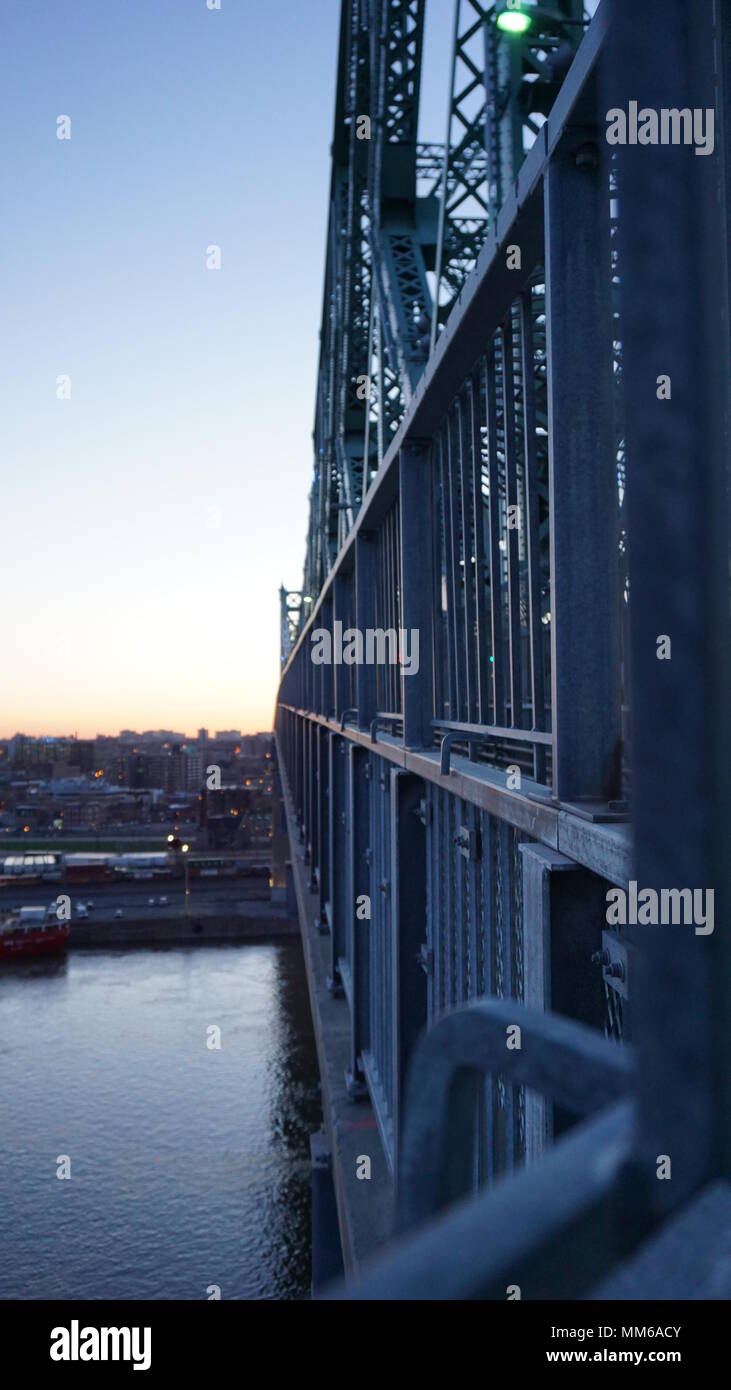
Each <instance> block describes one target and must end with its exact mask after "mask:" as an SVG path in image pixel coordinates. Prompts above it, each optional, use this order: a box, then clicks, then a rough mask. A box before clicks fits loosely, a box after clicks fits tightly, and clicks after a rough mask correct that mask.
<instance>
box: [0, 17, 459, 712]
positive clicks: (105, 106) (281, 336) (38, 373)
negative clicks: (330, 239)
mask: <svg viewBox="0 0 731 1390" xmlns="http://www.w3.org/2000/svg"><path fill="white" fill-rule="evenodd" d="M427 10H428V20H427V34H426V62H425V78H424V83H423V86H422V128H421V130H420V135H421V138H428V139H443V137H444V122H445V116H446V103H447V87H448V77H449V43H450V34H451V25H452V3H451V0H433V3H431V5H430V6H427ZM339 13H340V4H339V0H221V9H220V11H216V10H209V9H208V8H207V6H206V0H22V3H16V2H15V0H4V3H3V4H2V6H1V7H0V55H1V56H0V119H1V120H2V130H3V139H2V142H0V180H1V184H2V206H3V214H2V219H0V257H1V263H2V271H0V286H1V298H2V305H3V310H2V313H3V333H2V336H1V340H0V567H1V570H2V576H1V583H2V595H3V599H2V601H0V624H1V629H0V652H1V654H2V656H1V659H2V667H3V671H2V686H1V689H2V700H1V702H0V736H2V737H9V736H11V735H12V734H14V733H15V732H18V731H22V732H25V733H29V734H41V733H74V732H76V733H78V735H79V737H90V736H93V735H94V734H96V733H115V732H117V731H118V730H119V729H120V728H125V727H126V728H137V729H144V728H160V727H164V728H179V729H182V730H185V731H186V732H193V731H194V730H195V729H197V728H199V727H200V726H205V727H207V728H211V729H216V728H219V729H226V728H237V729H241V730H242V731H243V732H254V731H256V730H258V729H267V728H270V727H271V723H272V714H273V708H274V699H275V694H276V688H277V681H278V673H279V636H280V633H279V586H280V584H281V583H284V584H285V585H286V586H287V587H289V588H295V589H296V588H299V587H300V586H301V579H302V564H303V559H304V542H305V534H306V528H307V502H308V493H309V487H310V482H311V477H312V442H311V434H312V424H313V414H314V399H315V376H316V370H317V355H318V329H319V322H320V312H321V299H322V280H323V272H324V258H325V228H326V218H327V201H328V191H329V177H330V167H329V149H330V143H331V140H332V121H333V111H334V98H335V77H336V60H337V46H338V25H339ZM59 116H68V117H69V118H70V121H71V127H70V128H71V138H70V139H68V140H59V139H58V138H57V122H58V118H59ZM209 246H218V247H220V256H221V268H220V270H209V269H207V266H206V259H207V248H208V247H209ZM61 377H68V378H70V388H69V389H70V396H69V397H68V398H61V399H59V398H58V392H59V390H60V391H61V392H62V393H63V390H64V387H63V384H61V386H59V378H61Z"/></svg>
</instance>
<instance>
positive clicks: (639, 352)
mask: <svg viewBox="0 0 731 1390" xmlns="http://www.w3.org/2000/svg"><path fill="white" fill-rule="evenodd" d="M611 3H612V15H613V24H612V26H611V28H610V45H611V46H610V60H609V63H608V68H607V78H606V90H605V94H604V95H605V102H606V105H607V109H609V108H612V107H615V106H616V107H621V106H623V105H624V106H625V109H626V103H627V101H628V100H630V99H633V98H634V99H636V98H637V96H638V95H639V94H640V93H641V95H642V102H643V105H645V104H646V105H647V106H648V107H651V108H653V109H656V110H662V109H663V108H675V109H678V108H686V107H687V108H689V109H690V110H691V111H693V110H697V109H702V110H704V111H705V110H707V109H708V108H709V107H712V106H713V104H714V94H717V91H718V89H717V88H715V85H714V52H713V42H714V28H713V13H714V7H713V3H712V0H698V3H696V4H694V5H693V6H692V7H690V6H687V5H685V4H681V3H679V2H678V3H672V4H669V3H661V2H660V0H645V2H644V3H643V5H642V6H641V7H636V6H631V5H629V4H627V3H626V0H611ZM716 13H718V11H716ZM725 13H726V18H728V9H727V7H726V10H725ZM658 33H662V52H663V61H662V62H661V63H660V62H658V61H657V36H658ZM617 157H618V183H619V188H620V219H619V263H620V285H621V295H622V299H621V319H620V321H621V332H622V341H623V352H624V390H625V414H626V419H627V459H628V465H627V508H628V552H629V573H630V603H631V609H630V619H631V652H632V727H633V736H634V737H633V785H634V795H633V800H634V822H635V871H634V872H635V876H636V879H637V882H638V885H639V887H640V888H642V889H644V888H649V889H652V890H654V891H655V892H656V893H659V892H660V891H661V890H662V889H663V888H664V889H668V890H669V889H671V888H674V887H676V888H686V889H692V890H699V891H700V892H701V893H703V892H704V890H705V904H706V909H707V905H708V891H709V890H712V891H713V893H714V897H715V905H714V919H715V926H714V931H713V933H708V934H699V933H697V931H696V928H695V927H694V926H693V925H685V926H683V925H660V926H659V927H649V926H647V927H642V926H639V927H637V929H636V932H635V936H636V939H637V946H638V956H639V959H638V991H639V1000H640V1009H639V1016H638V1017H637V1020H636V1028H635V1038H636V1041H637V1046H638V1049H639V1058H640V1076H639V1106H640V1135H639V1141H638V1148H637V1155H636V1170H635V1173H634V1175H633V1176H634V1183H633V1192H634V1193H638V1192H639V1193H640V1194H641V1197H642V1199H643V1205H644V1207H645V1209H646V1210H648V1209H649V1210H650V1211H651V1212H654V1213H655V1214H657V1213H659V1212H661V1211H664V1210H667V1208H668V1207H669V1206H672V1205H676V1204H678V1203H679V1202H682V1201H684V1200H685V1199H686V1198H687V1196H688V1194H689V1193H691V1192H693V1191H694V1190H696V1189H697V1188H698V1187H699V1186H700V1185H701V1184H702V1183H704V1182H706V1181H708V1180H709V1179H711V1178H713V1177H714V1176H715V1175H718V1174H725V1175H726V1176H728V1174H729V1171H730V1168H731V1129H730V1126H731V1067H729V1055H730V1053H731V1012H730V1009H729V988H728V982H729V978H730V977H731V934H730V933H729V923H730V921H731V856H729V848H728V847H729V840H730V839H731V746H730V725H729V719H728V692H729V688H730V686H731V673H730V671H729V662H730V653H731V634H730V633H729V618H728V568H727V565H728V543H729V517H728V458H727V449H728V440H727V439H725V438H724V433H725V428H727V418H725V407H726V402H727V399H728V377H727V370H728V322H727V319H726V307H727V305H726V296H725V293H724V291H725V285H723V284H722V283H721V281H720V279H719V268H720V267H723V265H724V263H725V256H726V254H727V251H726V248H727V245H728V224H727V222H726V220H725V217H726V214H725V211H723V212H722V208H723V202H722V200H720V199H719V189H720V186H721V182H722V165H721V157H722V147H721V148H720V149H719V136H718V133H717V135H716V147H715V153H714V154H713V155H710V156H709V155H706V156H705V157H704V156H701V157H698V156H697V155H696V153H695V151H694V149H693V147H692V146H689V145H685V144H678V143H675V144H673V143H666V144H660V145H658V146H656V147H651V148H649V149H648V148H645V147H643V146H641V145H629V144H628V145H627V146H625V147H620V148H619V149H618V152H617ZM660 376H663V377H667V378H669V382H670V392H671V394H670V396H669V398H667V399H663V398H662V395H661V394H659V391H658V378H659V377H660ZM664 394H665V395H666V396H667V391H665V392H664ZM660 636H665V637H666V638H669V639H670V643H671V646H670V649H669V653H668V648H667V646H665V647H664V651H665V658H664V659H662V660H659V659H658V655H659V651H660V648H659V644H658V638H659V637H660ZM701 902H703V899H702V900H701ZM701 932H702V929H701ZM636 993H637V991H636ZM660 1155H667V1156H668V1157H669V1158H670V1160H671V1163H672V1173H671V1181H658V1176H657V1172H656V1164H657V1160H658V1157H659V1156H660Z"/></svg>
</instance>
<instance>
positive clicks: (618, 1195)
mask: <svg viewBox="0 0 731 1390" xmlns="http://www.w3.org/2000/svg"><path fill="white" fill-rule="evenodd" d="M634 1126H635V1116H634V1106H633V1105H632V1103H631V1102H628V1101H623V1102H619V1103H618V1104H616V1105H612V1106H609V1107H608V1108H607V1109H605V1110H602V1111H600V1113H599V1115H598V1116H594V1117H593V1118H592V1119H590V1120H587V1121H585V1122H584V1123H583V1124H580V1125H577V1126H576V1128H575V1129H573V1130H572V1131H571V1132H570V1133H569V1134H568V1135H566V1136H565V1138H563V1139H561V1140H560V1142H559V1143H557V1144H556V1145H555V1147H554V1148H553V1149H551V1151H550V1152H549V1153H548V1154H547V1155H546V1156H545V1157H544V1158H542V1159H541V1160H540V1162H539V1163H535V1164H533V1165H532V1166H531V1167H529V1168H523V1169H521V1171H520V1172H518V1173H515V1174H513V1175H512V1176H511V1177H510V1178H508V1179H506V1180H505V1181H503V1182H500V1183H499V1184H498V1186H497V1187H496V1188H492V1189H491V1190H490V1191H489V1192H487V1193H485V1194H484V1195H482V1196H480V1197H477V1198H476V1199H475V1200H473V1201H467V1202H461V1203H460V1204H459V1205H458V1206H456V1207H454V1208H453V1209H452V1210H451V1211H449V1212H446V1213H444V1214H443V1215H441V1216H439V1217H437V1218H436V1219H435V1220H433V1221H430V1222H428V1223H427V1224H426V1225H425V1226H422V1227H421V1228H420V1229H419V1230H418V1231H416V1232H413V1233H409V1234H408V1235H407V1236H405V1237H404V1238H403V1239H402V1240H400V1241H399V1242H398V1243H397V1244H396V1245H395V1246H394V1247H393V1248H391V1249H390V1250H389V1251H388V1253H387V1254H385V1255H384V1256H383V1258H382V1259H380V1260H379V1261H378V1262H377V1263H376V1264H374V1265H373V1266H371V1268H370V1269H369V1270H368V1271H366V1272H364V1273H363V1274H362V1275H361V1276H360V1278H358V1279H355V1280H354V1281H353V1282H352V1283H348V1284H344V1283H338V1284H336V1285H333V1286H332V1287H331V1288H330V1289H329V1290H327V1292H326V1293H325V1294H323V1295H322V1296H323V1297H324V1298H326V1299H337V1300H344V1299H356V1300H359V1301H369V1302H370V1301H381V1300H384V1301H388V1302H392V1301H398V1300H404V1299H406V1300H408V1299H476V1298H482V1299H499V1300H501V1301H502V1302H504V1301H505V1299H506V1298H510V1297H513V1298H515V1297H519V1298H522V1299H529V1298H530V1299H556V1298H562V1299H563V1298H578V1297H580V1296H581V1295H582V1294H583V1293H585V1292H587V1291H588V1290H589V1289H591V1287H592V1286H593V1285H595V1284H596V1283H597V1281H598V1280H599V1279H601V1278H603V1277H604V1276H605V1275H606V1273H607V1270H608V1269H610V1268H612V1267H613V1266H614V1265H616V1264H617V1263H618V1261H619V1260H620V1259H621V1258H622V1257H623V1256H624V1255H625V1254H627V1253H629V1251H630V1250H631V1249H632V1248H633V1246H634V1245H635V1244H636V1243H637V1241H638V1239H639V1236H637V1237H636V1238H635V1239H632V1238H631V1236H630V1235H629V1233H628V1229H627V1226H626V1224H625V1223H622V1222H621V1221H619V1220H618V1215H619V1210H620V1203H621V1200H622V1191H623V1187H622V1184H623V1180H624V1174H625V1171H626V1164H627V1162H628V1160H629V1158H630V1153H631V1145H632V1136H633V1132H634ZM511 1290H514V1291H515V1292H512V1293H511Z"/></svg>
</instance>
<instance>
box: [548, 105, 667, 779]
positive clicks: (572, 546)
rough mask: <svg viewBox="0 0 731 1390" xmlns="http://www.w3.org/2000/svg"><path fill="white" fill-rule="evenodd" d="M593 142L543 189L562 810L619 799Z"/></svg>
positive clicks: (611, 507) (573, 142) (573, 149)
mask: <svg viewBox="0 0 731 1390" xmlns="http://www.w3.org/2000/svg"><path fill="white" fill-rule="evenodd" d="M592 134H593V140H594V141H596V139H597V138H601V139H602V140H603V138H604V137H603V133H602V134H601V135H600V136H599V137H597V135H596V132H593V133H592V132H591V131H589V132H586V133H585V134H584V136H583V138H582V136H581V135H575V134H574V135H572V136H571V137H568V138H567V139H566V141H564V143H563V144H562V145H561V146H560V147H559V149H558V150H557V151H556V153H555V155H554V157H553V159H552V161H551V164H550V165H549V168H548V172H547V174H546V177H545V180H544V207H545V240H546V325H547V354H548V436H549V439H548V447H549V495H550V510H551V639H552V649H551V656H552V682H553V692H552V702H553V788H554V795H555V796H556V797H558V799H559V800H561V801H576V800H579V799H581V798H587V799H591V800H596V801H607V800H609V799H612V798H616V797H617V796H618V795H619V769H620V717H619V716H620V709H619V697H618V684H617V673H618V669H619V661H618V640H617V627H618V622H617V616H618V615H617V612H616V601H615V595H616V592H617V584H616V569H617V563H618V547H617V520H616V518H617V510H618V502H617V466H616V459H615V450H614V417H613V401H612V356H611V353H612V305H611V275H610V255H609V207H608V198H609V180H608V172H607V168H606V163H605V159H604V158H603V155H602V151H601V150H599V149H598V148H597V146H596V143H591V142H589V141H588V140H587V136H588V135H592ZM658 254H660V252H659V248H658Z"/></svg>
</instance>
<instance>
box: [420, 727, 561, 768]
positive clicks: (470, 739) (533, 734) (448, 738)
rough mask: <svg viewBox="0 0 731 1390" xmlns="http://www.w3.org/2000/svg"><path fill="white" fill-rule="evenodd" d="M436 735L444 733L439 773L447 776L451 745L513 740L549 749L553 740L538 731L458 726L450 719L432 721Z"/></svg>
mask: <svg viewBox="0 0 731 1390" xmlns="http://www.w3.org/2000/svg"><path fill="white" fill-rule="evenodd" d="M432 728H433V729H434V730H435V731H436V733H441V732H442V731H445V732H444V738H443V739H442V742H441V752H440V762H439V771H440V772H441V774H442V776H443V777H448V776H449V771H450V761H451V752H452V744H453V743H488V742H489V741H490V739H493V738H499V739H514V740H515V741H516V742H518V743H529V744H531V745H532V746H535V745H536V744H539V743H540V744H545V745H546V746H547V747H549V748H550V747H551V745H552V742H553V738H552V735H551V734H546V733H543V732H541V731H540V730H538V729H508V728H503V726H502V725H500V724H460V723H458V722H457V721H456V720H451V719H432Z"/></svg>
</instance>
